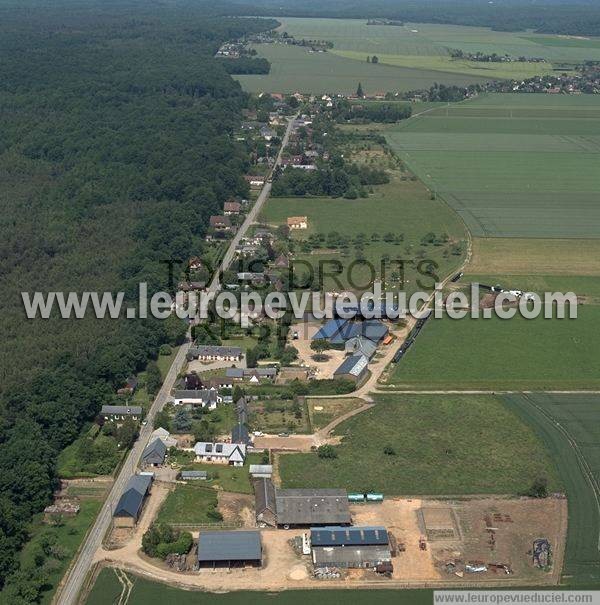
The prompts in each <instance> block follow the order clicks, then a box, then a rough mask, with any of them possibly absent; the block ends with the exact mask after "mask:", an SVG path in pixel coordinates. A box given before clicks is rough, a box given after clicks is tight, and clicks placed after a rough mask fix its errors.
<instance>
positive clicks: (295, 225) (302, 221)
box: [287, 216, 308, 229]
mask: <svg viewBox="0 0 600 605" xmlns="http://www.w3.org/2000/svg"><path fill="white" fill-rule="evenodd" d="M287 226H288V227H289V228H290V229H308V217H307V216H288V218H287Z"/></svg>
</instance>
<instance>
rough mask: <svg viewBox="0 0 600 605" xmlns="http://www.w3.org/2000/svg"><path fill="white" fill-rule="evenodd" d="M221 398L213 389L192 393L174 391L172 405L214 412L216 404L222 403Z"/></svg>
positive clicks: (198, 390)
mask: <svg viewBox="0 0 600 605" xmlns="http://www.w3.org/2000/svg"><path fill="white" fill-rule="evenodd" d="M222 401H223V398H222V397H221V396H220V395H219V394H218V393H217V390H216V389H214V388H211V389H196V390H192V391H175V392H174V393H173V403H174V404H175V405H193V406H200V407H202V408H208V409H209V410H214V409H215V408H216V407H217V404H219V403H222Z"/></svg>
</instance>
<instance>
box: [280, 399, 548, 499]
mask: <svg viewBox="0 0 600 605" xmlns="http://www.w3.org/2000/svg"><path fill="white" fill-rule="evenodd" d="M375 401H376V405H375V407H373V408H371V409H370V410H368V411H366V412H363V413H362V414H359V415H357V416H354V417H352V418H349V419H348V420H346V421H345V422H343V423H342V424H341V425H339V426H338V427H337V428H336V429H335V434H336V435H340V436H342V444H341V445H340V446H337V447H336V448H335V449H336V451H337V453H338V457H337V458H336V459H333V460H332V459H322V458H319V457H318V455H317V454H315V453H311V454H283V455H281V456H280V457H279V471H280V476H281V481H282V485H283V486H284V487H290V488H300V487H314V488H317V487H338V488H344V489H347V490H348V491H358V492H367V491H381V492H384V493H385V494H386V495H390V496H391V495H402V494H428V495H437V494H478V493H490V494H492V493H493V494H498V493H500V494H519V493H522V492H525V491H526V490H527V489H528V488H529V487H530V485H531V483H532V481H533V480H534V479H535V478H536V477H537V476H540V475H543V476H545V477H547V478H548V479H549V481H550V483H551V484H552V485H553V486H555V487H556V486H557V485H558V484H559V480H558V478H557V475H556V473H555V470H554V467H553V465H552V463H551V461H550V458H549V457H548V456H547V455H546V454H545V452H544V451H543V450H542V451H541V453H540V454H539V455H538V456H535V457H534V456H531V455H530V453H531V452H532V451H538V450H541V444H540V443H539V442H538V440H537V438H536V436H535V435H534V433H533V431H532V430H531V429H530V428H529V427H528V426H526V425H525V424H524V423H523V422H522V421H521V420H520V419H519V418H518V417H517V416H516V415H514V414H513V413H512V412H510V411H509V410H508V409H507V408H506V407H505V406H504V405H503V403H502V401H501V400H500V399H499V398H497V397H494V396H491V395H400V394H391V393H390V394H386V395H376V396H375ZM385 448H391V449H392V450H393V454H391V455H390V454H385V453H384V449H385ZM506 451H510V452H511V456H509V457H507V456H505V455H504V453H505V452H506Z"/></svg>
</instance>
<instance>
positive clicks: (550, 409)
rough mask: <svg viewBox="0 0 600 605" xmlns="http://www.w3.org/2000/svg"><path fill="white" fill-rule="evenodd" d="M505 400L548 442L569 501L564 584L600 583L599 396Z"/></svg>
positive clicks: (529, 396) (545, 395)
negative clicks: (599, 502)
mask: <svg viewBox="0 0 600 605" xmlns="http://www.w3.org/2000/svg"><path fill="white" fill-rule="evenodd" d="M504 399H505V402H506V405H507V406H508V407H509V408H510V409H511V410H513V411H514V412H515V413H516V414H518V415H519V416H520V417H521V418H522V419H523V420H524V421H525V422H527V423H528V424H530V425H531V427H532V428H533V429H534V430H535V432H536V433H537V434H538V436H539V438H540V440H541V441H543V443H544V445H545V446H546V448H547V450H548V451H549V452H550V454H551V455H552V459H553V460H554V461H555V464H556V466H557V469H558V473H559V476H560V481H561V483H562V485H563V486H564V489H565V491H566V493H567V497H568V498H569V531H568V534H567V547H566V553H565V562H564V567H563V580H564V581H565V582H566V583H568V584H573V585H577V584H581V583H598V581H599V580H600V553H599V551H598V539H599V535H600V512H599V508H598V498H599V497H600V490H599V488H598V478H599V475H600V449H599V448H598V445H597V444H598V443H599V440H600V397H599V396H598V395H558V394H550V393H528V394H523V395H507V396H506V397H505V398H504ZM532 455H537V453H534V452H533V451H532ZM543 455H545V452H544V453H543Z"/></svg>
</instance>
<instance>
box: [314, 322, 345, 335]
mask: <svg viewBox="0 0 600 605" xmlns="http://www.w3.org/2000/svg"><path fill="white" fill-rule="evenodd" d="M347 323H348V320H347V319H341V318H337V319H330V320H329V321H328V322H327V323H326V324H325V325H323V326H321V329H320V330H319V331H318V332H317V333H316V334H315V335H314V336H313V337H312V339H313V340H319V339H321V338H331V337H332V336H333V335H334V334H337V333H338V332H339V331H340V330H341V329H342V328H343V327H344V326H345V325H346V324H347Z"/></svg>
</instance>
